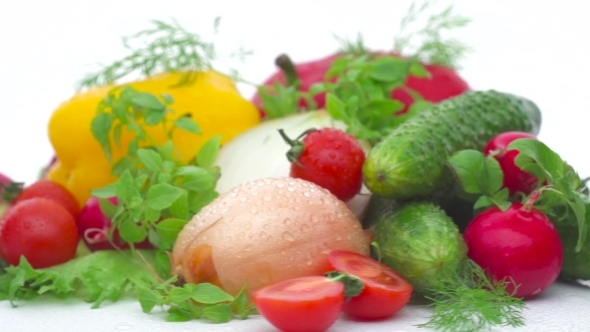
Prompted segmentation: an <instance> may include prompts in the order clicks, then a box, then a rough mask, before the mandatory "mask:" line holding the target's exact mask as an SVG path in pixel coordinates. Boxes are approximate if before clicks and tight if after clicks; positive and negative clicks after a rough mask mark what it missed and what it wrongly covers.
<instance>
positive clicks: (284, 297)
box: [252, 276, 345, 332]
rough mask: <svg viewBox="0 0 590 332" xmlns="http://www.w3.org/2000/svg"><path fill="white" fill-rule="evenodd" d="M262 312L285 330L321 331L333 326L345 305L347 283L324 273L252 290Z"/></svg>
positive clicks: (290, 331)
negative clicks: (330, 277)
mask: <svg viewBox="0 0 590 332" xmlns="http://www.w3.org/2000/svg"><path fill="white" fill-rule="evenodd" d="M252 298H253V299H254V302H255V304H256V307H257V308H258V311H259V312H260V314H262V316H264V318H266V319H267V320H268V321H269V322H270V323H271V324H272V325H274V326H275V327H277V328H278V329H280V330H281V331H283V332H314V331H315V332H321V331H325V330H327V329H328V328H329V327H330V326H332V325H333V324H334V323H335V322H336V320H337V319H338V316H339V315H340V313H341V311H342V306H343V304H344V300H345V296H344V284H343V283H341V282H337V281H332V280H330V279H328V278H327V277H324V276H308V277H299V278H294V279H289V280H286V281H282V282H279V283H276V284H272V285H270V286H266V287H263V288H260V289H258V290H256V291H254V292H253V293H252Z"/></svg>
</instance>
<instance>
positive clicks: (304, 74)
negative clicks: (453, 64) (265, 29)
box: [252, 53, 470, 117]
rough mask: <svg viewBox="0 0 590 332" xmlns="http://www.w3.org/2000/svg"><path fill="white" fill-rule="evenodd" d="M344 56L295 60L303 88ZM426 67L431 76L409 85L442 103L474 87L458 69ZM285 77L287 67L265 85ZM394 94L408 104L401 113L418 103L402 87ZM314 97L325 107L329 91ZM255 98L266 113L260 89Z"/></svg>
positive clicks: (302, 102) (322, 77) (411, 80)
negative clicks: (460, 74) (300, 61)
mask: <svg viewBox="0 0 590 332" xmlns="http://www.w3.org/2000/svg"><path fill="white" fill-rule="evenodd" d="M341 56H342V54H341V53H335V54H332V55H329V56H327V57H324V58H321V59H316V60H312V61H308V62H302V63H299V64H295V71H296V74H297V76H298V78H299V84H300V86H299V88H300V89H301V90H302V91H305V92H307V91H309V88H310V87H311V86H312V85H313V84H315V83H320V82H323V81H324V80H325V76H326V73H327V72H328V70H329V69H330V67H331V66H332V63H333V62H334V61H335V60H336V59H338V58H340V57H341ZM424 67H425V68H426V69H427V70H428V71H429V72H430V74H431V77H430V78H418V77H414V76H410V77H409V78H408V80H407V83H406V87H408V88H410V89H412V90H415V91H416V92H418V93H420V94H421V95H422V97H423V98H424V99H425V100H427V101H430V102H434V103H438V102H440V101H443V100H445V99H447V98H450V97H454V96H457V95H460V94H462V93H463V92H465V91H468V90H470V87H469V85H468V84H467V82H466V81H465V80H464V79H463V78H462V77H461V76H459V74H458V73H457V72H456V71H455V70H453V69H451V68H448V67H445V66H441V65H435V64H424ZM285 81H286V76H285V73H284V72H283V70H280V71H278V72H276V73H274V74H272V75H271V76H270V77H269V78H268V79H266V80H265V81H264V83H263V85H264V86H272V85H274V84H276V83H277V82H280V83H281V84H283V85H284V84H285ZM392 98H393V99H396V100H399V101H401V102H402V103H404V104H405V105H406V106H405V108H404V109H402V110H401V111H399V112H398V114H403V113H405V112H407V111H408V109H409V108H410V106H411V105H412V104H413V103H414V97H413V96H412V95H410V94H409V93H408V92H407V91H405V90H404V89H402V88H399V89H395V90H394V91H393V92H392ZM314 100H315V102H316V103H317V108H318V109H321V108H323V107H324V106H325V105H326V94H325V93H320V94H318V95H316V96H314ZM252 102H253V103H254V104H255V105H256V106H257V107H258V109H259V110H260V112H261V114H262V115H263V117H264V116H265V112H264V109H263V103H262V99H261V97H260V95H259V94H258V93H257V94H255V95H254V97H253V98H252ZM307 104H308V103H307V101H306V100H305V99H303V98H302V99H301V100H300V101H299V105H300V106H301V107H302V108H304V109H309V107H308V105H307Z"/></svg>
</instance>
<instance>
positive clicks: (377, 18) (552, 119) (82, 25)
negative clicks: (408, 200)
mask: <svg viewBox="0 0 590 332" xmlns="http://www.w3.org/2000/svg"><path fill="white" fill-rule="evenodd" d="M409 3H410V1H407V0H395V1H379V0H363V1H344V0H339V1H334V0H322V1H318V0H315V1H307V0H299V1H290V2H287V1H262V0H249V1H240V0H216V1H196V0H193V1H180V0H168V1H153V0H142V1H131V0H129V1H115V0H100V1H89V0H86V1H83V0H52V1H42V0H36V1H35V0H18V1H2V2H1V4H0V172H3V173H5V174H7V175H9V176H11V177H12V178H13V179H15V180H22V181H26V182H32V181H33V180H34V179H35V177H36V176H37V172H38V170H39V169H40V168H41V167H42V166H43V165H45V163H46V162H47V161H48V160H49V159H50V158H51V156H52V149H51V146H50V144H49V141H48V138H47V128H46V124H47V121H48V119H49V117H50V115H51V113H52V111H53V110H54V109H55V108H56V107H57V106H58V105H59V104H60V103H61V102H62V101H65V100H67V99H69V98H70V97H71V96H72V95H73V93H74V84H75V83H76V82H77V81H78V80H79V79H81V78H82V76H83V75H84V74H86V73H87V72H89V71H93V70H95V69H96V66H95V65H96V64H97V63H110V62H111V61H113V60H116V59H118V58H120V57H122V56H124V55H126V53H125V51H124V49H123V47H122V44H121V42H120V38H121V37H122V36H126V35H130V34H133V33H135V32H137V31H140V30H143V29H145V28H148V27H150V25H149V20H151V19H162V20H168V19H169V18H176V19H177V20H178V21H179V22H181V24H182V25H184V26H185V27H186V28H188V29H189V30H191V31H197V32H199V33H200V34H201V35H202V36H203V37H205V38H212V24H213V20H214V18H215V17H216V16H221V17H222V20H221V26H220V32H219V34H218V35H217V36H216V37H215V41H216V44H217V47H218V51H219V52H220V53H225V54H228V53H229V52H230V51H232V50H235V49H237V48H239V47H244V48H247V49H251V50H253V51H254V53H253V55H251V56H250V57H248V58H247V61H246V62H245V63H232V64H231V65H232V66H234V67H236V68H237V69H239V71H240V72H241V74H242V75H243V76H244V77H246V78H248V79H249V80H251V81H252V82H256V83H257V82H260V81H261V80H263V79H264V78H266V77H267V76H268V75H269V74H270V73H271V72H273V71H274V70H275V68H274V65H273V60H274V58H275V56H276V55H278V54H279V53H282V52H287V53H288V54H290V56H291V57H292V58H293V59H294V60H295V61H305V60H311V59H314V58H317V57H322V56H325V55H328V54H330V53H332V52H333V51H335V50H336V48H337V47H338V43H337V42H336V40H335V39H334V37H333V35H332V34H333V33H335V34H337V35H339V36H341V37H348V38H354V37H355V36H356V34H357V33H358V32H362V33H363V35H364V37H365V42H366V44H367V45H368V46H369V47H370V48H373V49H389V48H391V47H392V44H393V36H394V35H395V34H396V33H397V31H398V23H399V21H400V19H401V17H402V16H403V15H404V14H405V12H406V10H407V8H408V6H409ZM448 3H450V2H442V3H441V4H442V5H446V4H448ZM455 8H456V10H457V12H459V13H461V14H463V15H465V16H468V17H470V18H472V19H473V21H472V23H470V24H469V26H468V27H467V28H464V29H461V30H457V31H456V32H455V33H454V34H453V36H454V37H457V38H459V39H461V40H462V41H464V42H465V43H467V44H469V45H470V46H471V47H472V49H473V52H472V53H470V54H469V55H468V56H467V58H466V59H464V61H462V70H461V74H462V76H463V77H465V79H466V80H467V81H468V82H469V83H470V85H471V86H472V87H473V88H475V89H488V88H493V89H498V90H502V91H506V92H512V93H515V94H520V95H522V96H525V97H528V98H530V99H532V100H534V101H535V102H536V103H537V104H538V105H539V107H540V108H541V110H542V112H543V116H544V123H543V126H542V130H541V135H540V138H541V139H542V140H543V141H545V143H547V144H548V145H549V146H550V147H552V148H553V149H554V150H556V151H557V152H558V153H560V154H561V155H562V157H563V158H564V159H566V160H568V161H569V162H570V163H571V164H572V165H574V167H576V168H577V169H578V170H579V172H580V173H581V175H582V176H589V175H590V163H589V162H588V154H587V151H588V148H587V145H588V144H587V141H588V140H587V134H586V132H587V125H588V119H589V117H588V108H590V101H589V100H588V97H587V96H588V83H587V78H588V76H589V74H590V66H589V65H588V60H587V59H588V50H589V47H588V46H589V43H590V41H589V40H590V39H589V37H588V31H590V20H588V19H587V11H586V10H584V9H583V8H584V7H583V2H582V1H579V0H560V1H532V0H530V1H529V0H526V1H525V0H519V1H508V0H494V1H491V0H478V1H473V0H471V1H469V0H462V1H455ZM220 65H221V66H225V65H229V64H228V63H221V64H220ZM240 89H241V90H242V91H243V93H244V95H245V96H246V97H247V98H249V97H250V96H251V95H252V93H253V88H252V87H249V86H245V85H240ZM568 291H569V292H570V293H571V294H569V295H572V296H573V294H576V293H578V291H577V290H576V289H568ZM588 292H590V291H588ZM588 292H586V293H584V292H579V294H578V295H579V296H578V297H577V298H576V299H574V300H572V302H571V303H568V302H567V300H568V299H573V298H574V297H571V296H569V295H568V296H559V295H560V294H561V295H563V293H561V289H559V291H555V290H554V291H553V292H551V293H549V294H548V295H547V297H546V301H549V302H542V303H546V305H544V306H541V307H543V308H545V309H543V310H546V311H545V312H542V311H539V310H542V309H538V308H537V311H534V310H529V312H530V313H529V316H530V315H532V316H530V317H534V319H532V320H529V321H528V323H529V326H530V328H531V330H533V329H536V330H543V331H548V330H553V329H551V328H549V326H548V325H547V324H546V323H547V320H549V321H552V322H554V324H553V325H552V326H553V327H555V328H556V329H557V328H558V326H559V325H560V324H559V323H555V321H559V320H560V319H567V320H568V321H569V322H570V323H571V324H572V325H571V326H570V327H571V328H570V329H568V330H569V331H574V330H576V328H578V329H579V330H582V328H583V326H586V327H587V325H583V324H578V325H576V320H575V318H576V316H571V317H568V316H567V315H575V312H576V311H580V312H583V311H587V308H589V307H590V302H589V301H588V298H590V296H588V295H587V293H588ZM552 294H553V295H552ZM580 294H581V295H580ZM551 296H555V297H554V301H557V302H559V301H561V302H559V303H557V302H555V303H553V302H551V301H552V298H551ZM580 296H581V297H580ZM564 301H566V302H564ZM4 304H6V303H4ZM532 305H534V303H533V304H532ZM576 306H578V309H575V308H576ZM555 307H558V308H562V307H563V310H561V311H557V312H556V311H552V310H551V309H550V308H555ZM129 308H131V309H129ZM584 308H585V309H584ZM0 309H1V310H0V311H2V312H0V317H2V318H0V321H4V324H2V325H0V326H4V327H6V324H8V325H9V326H10V327H11V328H12V330H13V331H16V330H17V329H16V327H17V326H16V325H17V322H19V323H18V325H19V326H20V327H21V328H23V330H30V328H31V327H32V326H29V327H28V328H29V329H27V326H26V325H24V326H23V325H21V323H20V322H23V320H22V319H24V316H23V314H24V313H25V312H26V315H30V314H33V313H35V312H39V313H43V312H45V313H47V314H48V313H49V312H48V311H43V310H41V309H37V308H30V307H29V309H30V310H26V309H25V308H21V309H17V311H18V310H23V311H19V312H20V313H21V314H16V313H13V312H11V311H8V310H10V309H8V307H6V309H4V307H2V308H0ZM125 309H126V310H134V313H133V314H130V315H129V316H125V315H123V316H121V318H114V321H112V322H111V323H109V324H110V325H108V326H106V325H105V326H106V327H105V328H104V329H103V328H102V327H101V326H98V327H96V331H113V330H115V326H119V327H121V326H124V324H123V325H121V324H122V323H125V322H127V324H128V326H133V327H135V328H138V329H134V330H137V331H139V330H142V331H148V330H153V331H160V330H167V331H171V328H172V327H169V326H168V325H167V324H165V325H158V324H157V323H154V322H153V321H154V319H153V317H152V318H150V319H149V320H148V319H147V318H146V320H145V322H150V321H151V323H150V324H152V325H150V326H152V327H153V328H148V327H147V326H145V324H144V325H142V323H141V322H142V319H143V318H142V317H143V316H141V315H142V314H136V312H137V311H138V307H137V306H126V307H125ZM568 309H571V310H568ZM25 310H26V311H25ZM45 310H50V311H51V312H53V311H57V310H58V309H57V307H53V308H52V309H48V308H46V309H45ZM70 310H73V309H72V308H71V307H70V308H68V311H70ZM104 310H105V311H104V312H105V314H104V316H102V317H101V316H100V314H99V312H100V311H92V315H94V316H93V317H95V318H88V322H91V321H92V319H94V320H95V321H96V322H100V321H101V320H103V319H107V320H108V319H109V318H108V317H114V316H109V315H111V314H107V310H112V309H104ZM88 311H89V309H87V307H86V306H84V307H83V308H82V309H80V311H79V312H78V311H77V313H76V314H80V313H82V317H86V316H84V315H90V313H88ZM70 312H71V311H70ZM406 316H407V315H406ZM8 317H12V320H11V319H9V318H8ZM18 317H20V318H18ZM27 317H32V316H27ZM47 317H49V316H44V318H41V319H40V320H39V322H40V321H44V320H45V318H47ZM82 317H78V320H77V321H78V323H80V324H86V323H84V321H83V320H80V319H81V318H82ZM116 317H119V316H116ZM126 317H127V318H126ZM578 318H579V319H582V318H585V317H584V316H581V315H579V316H578ZM116 319H121V321H117V320H116ZM5 320H8V321H5ZM126 320H130V321H126ZM539 320H541V323H542V324H540V325H535V324H538V323H539ZM543 320H545V321H543ZM28 321H29V322H31V321H33V320H32V319H30V318H29V319H28ZM60 322H61V323H64V322H67V320H63V321H60ZM416 322H421V320H420V321H416ZM416 322H414V323H416ZM11 323H13V324H11ZM54 323H55V322H54ZM61 323H56V324H61ZM577 323H580V320H578V321H577ZM117 324H119V325H117ZM154 324H155V325H154ZM392 324H394V323H392ZM531 324H532V325H531ZM543 324H544V325H543ZM549 325H551V324H549ZM57 326H60V325H54V327H55V329H51V330H52V331H53V330H55V331H59V330H68V329H66V327H65V326H62V327H61V328H59V327H57ZM77 326H78V327H79V328H82V326H81V325H77ZM156 326H157V328H156ZM173 326H175V327H174V328H179V330H178V331H181V330H183V329H184V328H186V329H188V330H194V329H195V328H198V327H196V326H195V325H183V326H182V327H180V326H179V325H173ZM242 326H243V327H244V329H246V328H245V326H246V325H242ZM247 326H250V327H249V328H250V329H252V330H258V329H259V327H256V326H259V325H256V326H255V325H247ZM344 326H345V325H339V327H340V328H339V329H338V330H348V329H346V328H345V327H344ZM346 326H349V325H346ZM375 326H376V325H375ZM91 327H92V326H90V327H89V326H84V329H87V328H91ZM386 327H387V326H385V327H384V328H386ZM391 327H395V328H398V330H397V331H406V330H408V331H409V330H411V324H410V323H404V321H401V323H399V322H398V323H397V324H395V326H394V325H390V326H389V330H390V331H391ZM212 328H213V327H207V329H208V330H212ZM217 328H220V331H221V330H223V329H221V327H217ZM122 329H124V328H121V330H122ZM369 329H370V328H369V327H367V326H366V327H363V328H362V330H369ZM45 330H47V329H45ZM71 330H72V331H74V327H72V329H71ZM229 330H231V329H230V328H229V327H228V331H229ZM233 330H234V331H235V330H243V329H241V328H240V325H235V326H233ZM267 330H268V328H267ZM68 331H69V330H68ZM269 331H270V330H269Z"/></svg>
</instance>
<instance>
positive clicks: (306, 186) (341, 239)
mask: <svg viewBox="0 0 590 332" xmlns="http://www.w3.org/2000/svg"><path fill="white" fill-rule="evenodd" d="M334 249H344V250H350V251H354V252H358V253H361V254H364V255H369V249H370V242H369V239H368V238H367V236H366V234H365V233H364V231H363V229H362V227H361V224H360V222H359V220H358V219H357V218H356V216H355V215H354V213H353V212H352V211H351V210H350V209H349V208H348V207H347V206H346V204H345V203H344V202H342V201H340V200H339V199H338V198H336V196H334V195H332V194H331V193H330V192H329V191H328V190H326V189H324V188H321V187H319V186H318V185H316V184H313V183H311V182H308V181H305V180H301V179H295V178H291V177H269V178H263V179H258V180H253V181H248V182H246V183H242V184H240V185H237V186H236V187H234V188H233V189H231V190H230V191H228V192H226V193H224V194H221V195H220V196H219V197H218V198H217V199H216V200H215V201H213V202H211V203H210V204H209V205H207V206H205V207H204V208H203V209H202V210H201V211H200V212H199V213H198V214H196V215H195V216H194V217H193V219H192V220H191V221H190V222H189V223H188V224H187V225H186V226H185V227H184V229H183V230H182V231H181V232H180V234H179V235H178V238H177V241H176V243H175V246H174V249H173V252H172V264H173V265H172V267H173V270H172V272H173V273H174V274H176V275H178V276H179V277H180V279H181V280H183V281H185V282H189V283H199V282H211V283H213V284H216V285H218V286H220V287H221V288H223V289H224V290H225V291H227V292H228V293H230V294H233V295H236V294H238V293H239V292H240V291H241V289H242V288H243V287H244V286H247V290H248V292H252V291H255V290H256V289H259V288H261V287H264V286H267V285H270V284H273V283H277V282H280V281H283V280H287V279H291V278H296V277H303V276H310V275H323V274H324V273H325V272H328V271H329V270H330V266H329V262H328V254H329V252H330V251H332V250H334Z"/></svg>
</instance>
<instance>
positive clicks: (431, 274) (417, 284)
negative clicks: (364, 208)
mask: <svg viewBox="0 0 590 332" xmlns="http://www.w3.org/2000/svg"><path fill="white" fill-rule="evenodd" d="M373 240H374V242H375V243H376V248H377V249H376V251H377V255H376V256H377V258H378V259H380V260H381V262H382V263H384V264H385V265H387V266H389V267H391V268H392V269H394V270H395V271H397V272H398V273H400V274H401V275H403V276H404V277H405V278H406V279H407V280H408V281H409V282H410V283H412V285H413V286H414V290H415V291H416V292H418V293H421V294H423V295H431V289H432V287H431V282H432V281H434V280H440V279H443V278H446V277H451V276H455V275H458V274H459V271H462V269H463V267H464V264H465V262H466V260H467V245H466V244H465V241H464V240H463V237H462V235H461V233H460V232H459V229H458V227H457V225H455V223H454V222H453V220H452V219H451V218H450V217H449V216H447V215H446V214H445V212H444V211H443V210H442V209H441V208H440V207H439V206H438V205H436V204H434V203H433V202H430V201H412V202H408V203H405V204H403V205H401V206H399V207H398V208H397V209H391V210H387V213H385V214H383V215H382V216H381V218H380V219H379V220H377V223H376V225H375V232H374V237H373Z"/></svg>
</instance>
